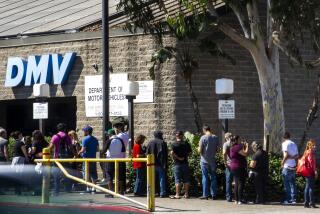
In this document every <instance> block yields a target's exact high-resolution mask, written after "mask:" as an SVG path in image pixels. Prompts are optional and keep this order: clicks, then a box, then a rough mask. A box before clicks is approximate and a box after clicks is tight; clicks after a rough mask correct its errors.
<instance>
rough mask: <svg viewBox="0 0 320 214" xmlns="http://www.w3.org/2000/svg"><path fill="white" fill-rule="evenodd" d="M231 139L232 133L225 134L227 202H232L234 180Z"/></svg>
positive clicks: (224, 153) (224, 156) (224, 157)
mask: <svg viewBox="0 0 320 214" xmlns="http://www.w3.org/2000/svg"><path fill="white" fill-rule="evenodd" d="M231 137H232V134H231V133H230V132H227V133H225V135H224V138H225V142H224V143H223V151H222V152H223V161H224V165H225V167H226V170H225V175H226V200H227V201H228V202H232V180H233V175H232V172H231V170H230V162H231V159H230V147H231Z"/></svg>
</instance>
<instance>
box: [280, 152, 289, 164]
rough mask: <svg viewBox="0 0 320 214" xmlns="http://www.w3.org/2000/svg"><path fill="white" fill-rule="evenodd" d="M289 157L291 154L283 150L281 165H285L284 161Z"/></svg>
mask: <svg viewBox="0 0 320 214" xmlns="http://www.w3.org/2000/svg"><path fill="white" fill-rule="evenodd" d="M288 159H289V154H288V152H283V159H282V161H281V166H283V165H284V163H285V162H286V161H287V160H288Z"/></svg>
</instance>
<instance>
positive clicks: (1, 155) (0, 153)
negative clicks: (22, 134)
mask: <svg viewBox="0 0 320 214" xmlns="http://www.w3.org/2000/svg"><path fill="white" fill-rule="evenodd" d="M5 145H8V140H6V139H4V138H2V137H0V158H4V157H5V156H4V146H5Z"/></svg>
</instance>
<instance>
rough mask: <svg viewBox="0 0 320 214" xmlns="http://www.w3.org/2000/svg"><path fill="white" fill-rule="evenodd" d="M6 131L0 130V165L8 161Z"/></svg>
mask: <svg viewBox="0 0 320 214" xmlns="http://www.w3.org/2000/svg"><path fill="white" fill-rule="evenodd" d="M8 144H9V142H8V140H7V131H6V130H5V129H3V128H0V165H1V164H3V163H5V162H7V161H9V152H8Z"/></svg>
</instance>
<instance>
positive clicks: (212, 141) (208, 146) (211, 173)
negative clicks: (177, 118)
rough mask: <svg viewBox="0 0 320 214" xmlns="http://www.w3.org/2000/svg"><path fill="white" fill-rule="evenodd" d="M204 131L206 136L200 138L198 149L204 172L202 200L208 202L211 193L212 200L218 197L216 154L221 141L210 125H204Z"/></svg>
mask: <svg viewBox="0 0 320 214" xmlns="http://www.w3.org/2000/svg"><path fill="white" fill-rule="evenodd" d="M202 131H203V134H204V135H203V136H202V137H201V138H200V142H199V148H198V151H199V153H200V156H201V159H200V166H201V172H202V196H201V197H200V199H202V200H203V199H206V200H208V198H209V197H210V196H209V194H210V193H211V198H212V199H213V200H215V199H216V197H217V176H216V153H217V149H218V144H219V139H218V137H217V136H216V135H214V134H212V132H211V129H210V127H209V126H208V125H204V126H203V128H202ZM209 189H210V192H209Z"/></svg>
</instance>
